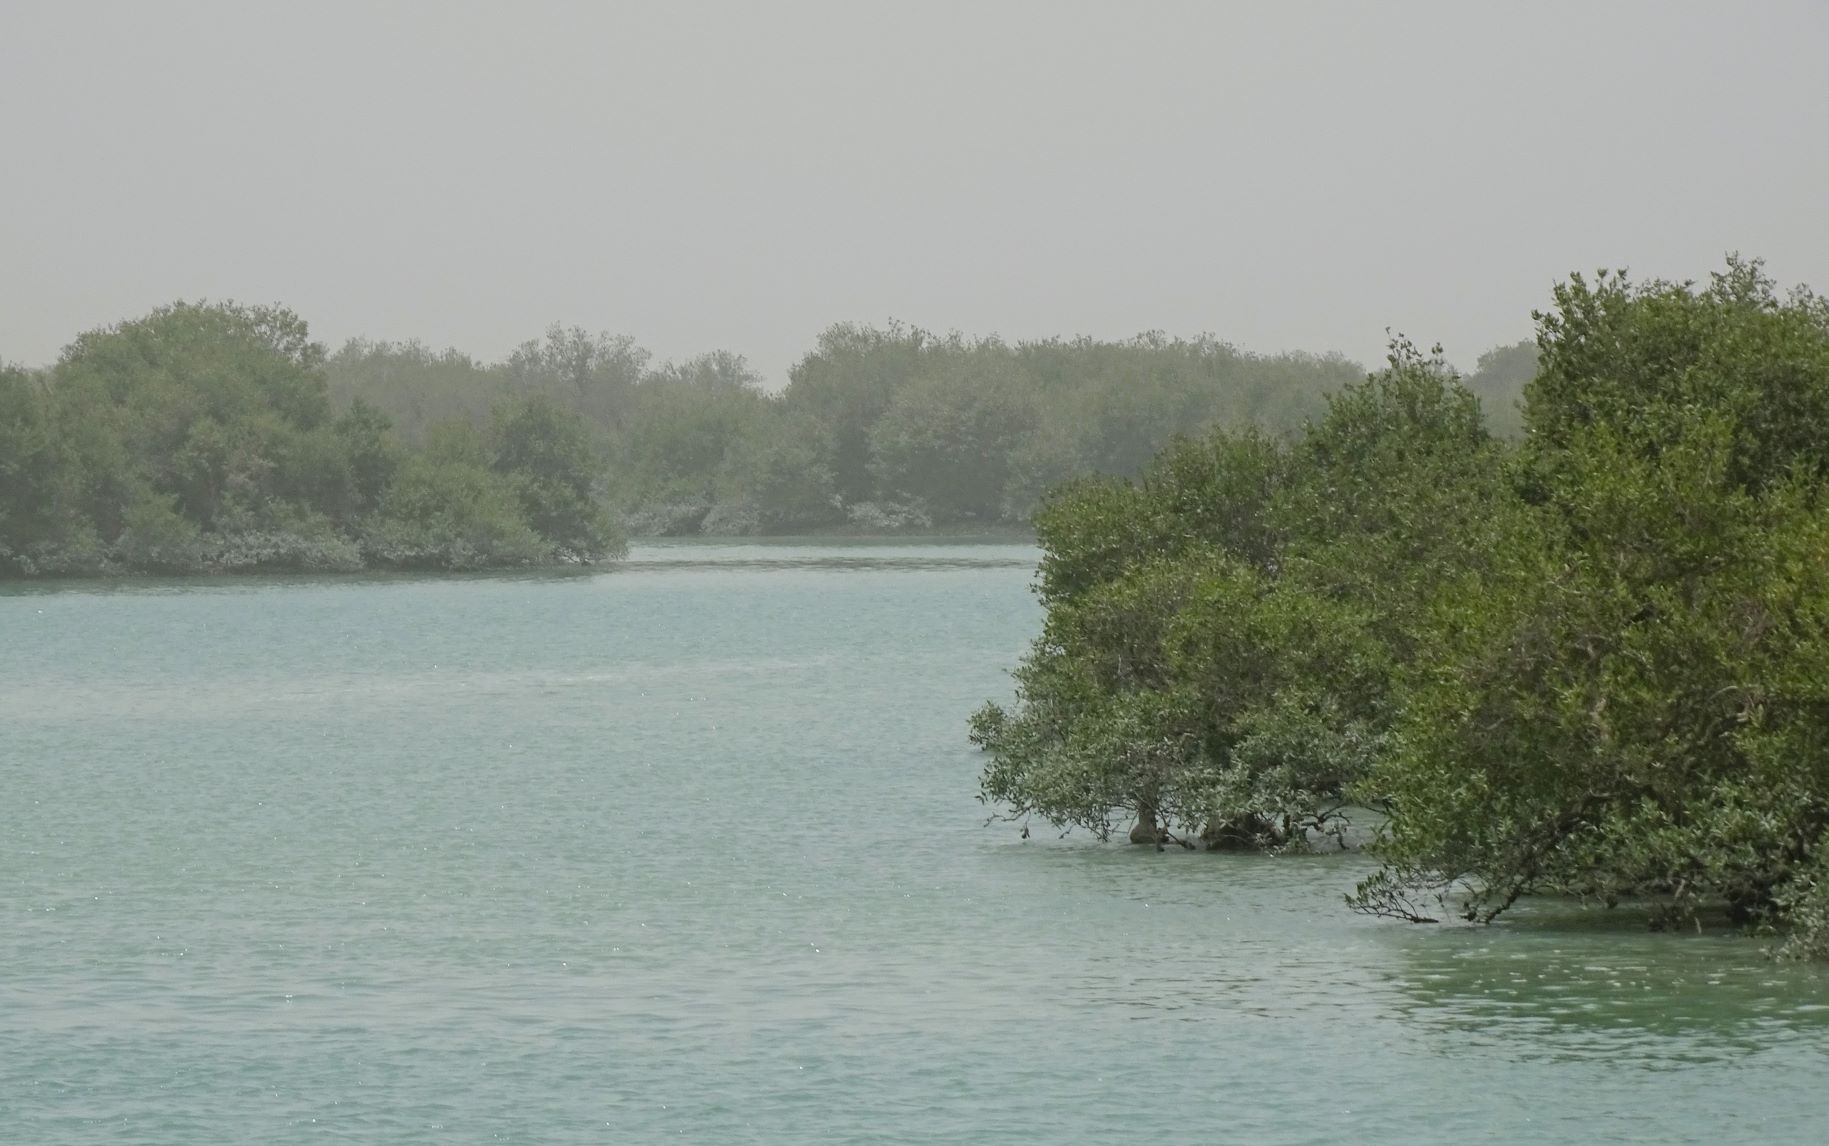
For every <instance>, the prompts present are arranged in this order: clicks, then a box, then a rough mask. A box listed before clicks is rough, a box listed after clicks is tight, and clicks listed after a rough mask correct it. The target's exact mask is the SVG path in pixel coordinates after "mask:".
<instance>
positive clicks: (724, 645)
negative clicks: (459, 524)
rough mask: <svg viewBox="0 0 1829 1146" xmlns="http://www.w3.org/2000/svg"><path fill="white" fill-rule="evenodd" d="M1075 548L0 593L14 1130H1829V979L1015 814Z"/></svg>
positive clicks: (0, 1022) (790, 1135)
mask: <svg viewBox="0 0 1829 1146" xmlns="http://www.w3.org/2000/svg"><path fill="white" fill-rule="evenodd" d="M1034 559H1035V553H1034V551H1033V550H1031V549H1029V548H1026V547H1023V546H1016V545H1007V544H950V545H947V544H896V545H884V544H863V543H852V544H824V543H822V544H819V545H785V544H774V545H764V544H754V545H749V544H729V545H700V544H684V543H682V544H675V545H648V546H643V547H639V548H638V549H637V550H636V552H635V553H634V555H633V557H632V559H631V560H630V561H629V562H628V563H627V565H626V566H624V567H622V568H620V569H618V570H616V571H614V572H609V573H601V574H594V575H578V576H527V577H476V578H444V579H421V580H414V579H325V580H314V579H297V580H291V579H267V580H246V581H241V580H235V581H208V582H203V581H192V582H182V583H174V582H157V583H148V582H138V583H131V584H98V583H84V584H64V585H57V586H28V587H20V586H10V587H7V588H4V589H0V777H3V779H4V789H3V791H0V1141H4V1142H20V1143H48V1144H55V1143H71V1142H125V1141H135V1142H174V1143H176V1142H291V1141H361V1142H417V1141H426V1142H433V1141H453V1142H474V1141H517V1142H535V1141H538V1142H574V1141H576V1142H626V1141H651V1140H658V1139H661V1138H669V1139H674V1140H678V1139H684V1140H689V1141H719V1142H726V1143H730V1142H761V1143H777V1142H780V1143H785V1142H806V1141H870V1142H966V1141H1004V1140H1011V1139H1016V1138H1019V1137H1021V1138H1028V1139H1033V1140H1035V1141H1047V1142H1095V1141H1113V1140H1116V1139H1117V1138H1118V1137H1119V1136H1120V1135H1135V1136H1139V1137H1146V1138H1149V1139H1159V1138H1172V1139H1174V1140H1180V1141H1202V1142H1222V1141H1223V1142H1247V1143H1252V1144H1254V1146H1278V1144H1283V1143H1338V1142H1392V1143H1404V1144H1406V1146H1409V1144H1427V1143H1444V1144H1446V1143H1464V1142H1471V1141H1494V1142H1546V1143H1547V1142H1557V1143H1561V1142H1577V1143H1595V1142H1657V1143H1670V1142H1707V1143H1731V1142H1797V1143H1815V1142H1825V1141H1829V978H1825V976H1824V974H1823V973H1821V972H1817V971H1814V970H1809V969H1797V968H1790V967H1781V966H1778V965H1774V964H1771V963H1769V962H1766V961H1765V960H1764V959H1763V958H1762V957H1761V955H1760V952H1759V950H1758V947H1757V946H1756V945H1755V944H1753V943H1750V942H1747V941H1744V940H1736V939H1729V938H1722V937H1716V936H1704V937H1696V936H1686V937H1668V936H1653V935H1648V934H1645V933H1644V932H1643V931H1641V930H1639V929H1637V928H1636V927H1635V926H1634V925H1633V923H1632V921H1630V920H1618V919H1614V918H1612V917H1605V916H1589V915H1581V914H1579V913H1571V912H1569V911H1567V910H1563V909H1554V908H1550V907H1545V906H1541V905H1540V906H1538V907H1536V908H1534V909H1533V910H1532V911H1530V912H1527V913H1524V914H1522V915H1521V916H1520V917H1519V918H1518V919H1516V920H1514V921H1512V922H1510V923H1507V924H1505V925H1501V926H1498V927H1494V928H1489V929H1484V930H1476V929H1471V928H1432V929H1418V928H1411V927H1405V926H1403V925H1399V924H1391V923H1381V922H1377V921H1371V920H1365V919H1360V918H1358V917H1355V916H1353V915H1351V914H1349V913H1347V912H1346V911H1345V910H1344V909H1343V907H1342V906H1341V902H1340V900H1341V895H1342V893H1343V892H1345V891H1347V890H1349V889H1350V888H1351V886H1352V884H1353V881H1354V880H1355V878H1356V877H1357V876H1359V875H1360V874H1361V873H1362V872H1363V870H1364V864H1363V861H1361V860H1359V859H1356V858H1352V857H1316V858H1297V859H1281V860H1265V859H1259V858H1251V857H1219V856H1207V855H1186V854H1179V853H1173V854H1163V855H1158V854H1156V853H1154V852H1153V851H1145V850H1141V849H1138V850H1132V849H1129V848H1119V847H1101V846H1098V845H1096V844H1094V843H1091V842H1089V841H1086V840H1083V839H1079V838H1069V839H1067V840H1056V839H1054V838H1053V835H1052V833H1047V832H1043V833H1041V834H1042V835H1043V837H1044V838H1042V839H1037V840H1032V841H1030V842H1027V843H1025V842H1023V841H1021V840H1020V839H1019V838H1018V837H1017V833H1016V831H1015V830H1014V829H1012V828H1009V827H1007V826H1003V825H998V826H993V827H990V828H986V827H984V826H982V825H983V819H984V816H983V811H982V809H981V808H980V807H979V806H978V804H977V803H976V801H975V799H974V793H975V790H976V783H975V778H976V773H977V768H978V760H977V758H976V756H975V753H974V752H973V751H972V750H971V748H970V747H969V745H967V744H966V743H965V741H964V736H963V721H964V718H965V716H966V714H967V713H969V712H970V710H971V709H972V708H973V707H974V706H975V705H976V704H978V703H979V702H980V701H981V700H982V699H984V698H986V697H991V696H1001V695H1004V694H1006V693H1007V691H1008V688H1009V683H1008V678H1007V676H1006V675H1005V673H1006V670H1007V669H1008V668H1009V667H1010V666H1011V665H1012V664H1013V663H1014V662H1015V660H1016V658H1017V657H1018V655H1019V654H1020V653H1021V652H1022V650H1023V647H1024V645H1025V643H1026V642H1027V641H1028V640H1029V639H1030V638H1031V637H1032V636H1033V635H1034V633H1035V632H1036V629H1037V626H1038V624H1039V621H1040V615H1039V611H1038V610H1037V608H1036V606H1035V603H1034V600H1033V598H1032V597H1031V595H1030V594H1029V592H1028V584H1029V582H1030V579H1031V577H1032V574H1033V563H1034Z"/></svg>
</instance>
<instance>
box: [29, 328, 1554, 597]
mask: <svg viewBox="0 0 1829 1146" xmlns="http://www.w3.org/2000/svg"><path fill="white" fill-rule="evenodd" d="M1533 356H1534V347H1531V346H1529V345H1528V344H1527V345H1525V346H1524V347H1522V348H1504V349H1502V350H1500V351H1494V352H1493V353H1492V354H1489V355H1488V356H1487V359H1482V371H1481V373H1479V374H1476V376H1475V377H1476V378H1488V379H1489V381H1490V386H1489V389H1493V391H1494V393H1495V395H1496V396H1497V399H1498V400H1497V401H1496V402H1494V403H1493V405H1494V406H1495V408H1497V409H1500V410H1502V411H1504V410H1509V409H1510V407H1511V406H1512V405H1514V404H1515V397H1516V394H1517V393H1518V392H1519V389H1520V388H1521V386H1522V380H1523V378H1524V377H1527V376H1528V364H1529V363H1530V362H1532V361H1534V357H1533ZM1489 359H1490V360H1491V362H1492V368H1491V369H1490V370H1488V369H1486V367H1487V365H1488V360H1489ZM1519 360H1522V361H1523V362H1524V363H1525V365H1524V368H1523V370H1522V372H1520V369H1519V367H1518V362H1519ZM1362 375H1363V371H1362V369H1361V368H1360V367H1358V366H1357V365H1355V364H1353V363H1352V362H1349V361H1347V360H1346V359H1343V358H1341V357H1338V356H1314V355H1306V354H1278V355H1256V354H1250V353H1246V352H1243V351H1240V350H1237V349H1235V348H1233V347H1231V346H1229V345H1227V344H1225V343H1222V342H1219V341H1217V340H1215V339H1212V338H1207V337H1202V338H1194V339H1184V338H1170V337H1167V336H1165V335H1161V334H1145V335H1141V336H1138V337H1136V338H1133V339H1129V340H1125V341H1115V342H1114V341H1099V340H1095V339H1090V338H1080V339H1074V340H1063V339H1050V340H1045V341H1037V342H1024V343H1018V344H1016V345H1010V344H1007V343H1005V342H1003V341H1001V340H999V339H995V338H983V339H967V338H965V337H962V336H959V335H947V336H938V335H934V334H931V333H928V332H926V331H922V330H918V329H914V328H910V327H905V326H901V325H894V324H892V325H889V326H886V327H870V326H859V325H849V324H845V325H838V326H833V327H831V328H830V329H828V330H826V331H825V332H824V333H823V334H821V335H820V336H819V338H818V340H817V343H816V345H815V346H814V348H813V349H812V350H811V351H810V352H809V353H808V354H806V355H805V356H804V357H803V358H802V359H801V361H800V362H799V363H798V364H796V365H795V366H794V367H793V369H792V370H791V372H790V379H789V383H788V385H787V386H786V388H785V389H784V390H782V391H781V392H779V393H771V392H769V391H768V390H766V389H765V388H764V387H763V386H762V383H761V379H760V378H758V376H757V375H756V374H755V373H754V372H753V371H752V370H751V369H750V368H749V366H748V365H747V364H746V363H745V361H744V360H743V359H742V358H741V357H740V356H738V355H735V354H731V353H728V352H724V351H718V352H713V353H709V354H704V355H700V356H698V357H696V358H691V359H688V360H686V361H684V362H666V363H657V362H655V361H654V360H653V358H652V357H651V356H650V355H649V354H648V352H647V351H645V350H643V349H642V348H641V347H640V346H638V345H636V343H635V342H634V341H633V340H632V339H630V338H628V337H626V336H611V335H605V334H595V335H594V334H590V333H587V332H585V331H583V330H581V329H577V328H570V329H567V328H563V327H559V326H554V327H552V328H551V329H550V330H548V331H547V332H546V335H545V336H544V337H543V338H539V339H534V340H530V341H528V342H526V343H524V344H522V345H521V346H519V347H517V348H516V349H515V350H514V351H513V352H512V353H511V354H509V355H508V356H507V358H506V359H504V360H503V361H500V362H494V363H483V362H478V361H477V360H475V359H473V358H471V357H469V356H468V355H465V354H462V353H459V352H457V351H455V350H442V351H435V350H431V349H429V348H427V347H425V346H423V345H421V344H419V343H414V342H406V343H395V342H375V341H369V340H364V339H357V340H353V341H350V342H348V343H347V344H345V345H344V346H343V347H342V348H341V349H339V350H337V351H336V352H334V353H329V352H327V351H326V350H325V349H324V348H323V347H322V346H321V345H319V344H318V343H316V342H313V341H312V340H311V338H310V337H309V333H308V331H307V328H306V326H305V323H304V322H303V321H302V320H301V319H300V318H299V317H298V316H297V315H295V314H293V313H291V312H290V311H287V310H285V309H283V308H263V307H244V306H236V305H225V304H217V305H205V304H190V303H179V304H176V305H173V306H168V307H164V308H161V309H160V310H158V311H155V312H154V313H153V314H151V315H148V316H146V317H144V318H140V319H135V320H132V321H128V322H123V323H120V324H117V325H115V326H112V327H108V328H105V329H102V330H96V331H92V332H90V333H87V334H84V335H82V336H81V337H80V338H78V339H77V340H76V341H75V342H74V343H72V344H71V345H70V346H69V347H68V348H67V349H66V350H65V351H64V353H63V355H62V356H61V357H60V358H59V360H58V361H57V362H56V364H54V365H53V366H51V367H50V368H48V369H46V370H42V371H25V370H22V369H18V368H11V369H7V370H5V372H4V373H3V374H0V573H5V574H14V575H17V574H58V573H62V574H72V573H100V572H110V571H123V570H139V571H151V572H174V573H175V572H183V571H193V570H195V571H205V570H214V571H230V570H245V571H257V570H279V569H297V570H334V569H354V568H395V569H401V568H406V569H411V568H421V569H465V568H484V567H494V566H503V565H537V564H552V563H557V562H568V561H569V562H589V561H595V560H600V559H603V558H605V557H608V556H613V555H615V554H617V553H619V552H620V551H621V548H622V545H623V540H622V539H623V538H624V537H625V536H627V535H629V534H636V535H681V534H696V533H705V534H785V533H804V532H822V531H850V532H879V531H895V530H922V529H984V528H1023V527H1026V526H1027V524H1028V522H1029V518H1030V515H1031V513H1032V511H1033V509H1034V507H1035V506H1036V505H1037V504H1038V503H1039V502H1040V501H1041V499H1042V498H1043V497H1044V495H1045V494H1046V492H1047V491H1048V490H1049V489H1050V488H1052V487H1053V486H1055V485H1057V484H1059V483H1060V482H1063V481H1066V480H1068V479H1071V478H1074V477H1078V476H1082V475H1087V474H1107V475H1115V476H1130V475H1133V474H1135V473H1137V472H1138V471H1139V470H1140V469H1141V468H1142V467H1143V466H1144V465H1145V464H1147V463H1148V461H1149V459H1150V458H1151V457H1153V456H1154V455H1155V454H1156V453H1157V452H1158V451H1159V450H1161V449H1163V448H1164V447H1165V446H1166V445H1167V444H1168V443H1169V442H1170V441H1172V440H1173V439H1174V438H1176V437H1177V436H1178V435H1187V434H1198V433H1201V432H1203V431H1205V430H1207V429H1208V428H1210V427H1214V426H1225V427H1253V428H1255V429H1257V430H1259V431H1261V432H1263V433H1266V434H1271V435H1275V434H1280V433H1285V432H1289V431H1293V430H1295V429H1297V428H1299V427H1300V426H1301V425H1303V424H1304V422H1305V421H1307V420H1308V419H1310V418H1312V417H1313V416H1315V415H1316V414H1318V413H1319V412H1321V411H1322V410H1323V409H1324V408H1325V405H1326V401H1327V395H1328V394H1329V393H1331V392H1334V391H1337V390H1339V389H1340V388H1341V387H1343V386H1346V385H1349V384H1351V383H1353V382H1354V381H1355V380H1356V379H1358V378H1360V377H1361V376H1362ZM1502 416H1503V415H1502Z"/></svg>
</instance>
